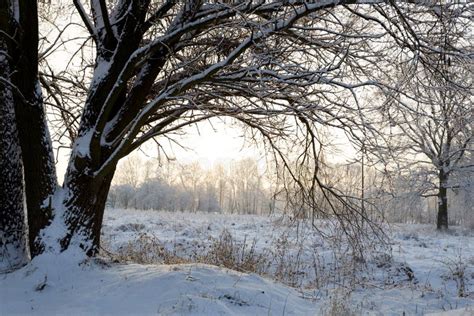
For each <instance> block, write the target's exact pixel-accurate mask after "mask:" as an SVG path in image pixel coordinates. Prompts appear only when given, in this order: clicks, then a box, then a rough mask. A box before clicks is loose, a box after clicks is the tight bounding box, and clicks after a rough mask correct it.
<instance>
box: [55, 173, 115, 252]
mask: <svg viewBox="0 0 474 316" xmlns="http://www.w3.org/2000/svg"><path fill="white" fill-rule="evenodd" d="M114 171H115V170H114ZM112 178H113V172H112V173H109V174H107V175H106V176H104V177H97V178H94V177H90V176H88V175H84V174H83V173H82V174H81V173H78V172H77V171H71V172H70V173H69V174H68V175H67V178H66V182H65V184H64V189H65V192H66V195H65V198H64V202H63V205H64V208H65V210H64V212H65V213H64V221H65V224H66V226H67V227H68V233H67V235H66V236H64V237H63V238H62V239H61V248H62V249H63V250H65V249H67V248H68V247H69V245H70V244H71V243H78V246H79V247H81V248H82V249H83V250H84V251H85V252H86V254H87V255H88V256H93V255H95V254H96V253H97V252H98V251H99V246H100V232H101V228H102V219H103V216H104V210H105V203H106V201H107V195H108V193H109V189H110V184H111V182H112Z"/></svg>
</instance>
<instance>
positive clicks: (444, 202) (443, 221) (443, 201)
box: [436, 170, 448, 230]
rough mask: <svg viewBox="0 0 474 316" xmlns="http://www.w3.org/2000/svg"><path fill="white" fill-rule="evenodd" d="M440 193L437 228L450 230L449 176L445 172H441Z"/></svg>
mask: <svg viewBox="0 0 474 316" xmlns="http://www.w3.org/2000/svg"><path fill="white" fill-rule="evenodd" d="M438 177H439V192H438V218H437V223H436V228H437V229H438V230H445V229H448V194H447V189H446V186H447V182H448V175H447V174H446V173H445V172H444V171H443V170H440V171H439V175H438Z"/></svg>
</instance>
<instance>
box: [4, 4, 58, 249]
mask: <svg viewBox="0 0 474 316" xmlns="http://www.w3.org/2000/svg"><path fill="white" fill-rule="evenodd" d="M18 10H19V13H20V14H19V19H18V21H17V24H16V25H15V32H14V33H13V34H12V35H13V36H14V39H15V42H14V47H13V49H11V51H12V57H13V65H14V69H15V72H14V73H13V74H12V81H13V83H14V85H15V86H16V87H17V89H18V92H19V93H17V94H14V100H15V115H16V120H17V125H18V131H19V138H20V146H21V152H22V160H23V165H24V175H25V178H24V180H25V192H26V201H27V203H26V204H27V211H28V227H29V246H30V252H31V255H32V256H36V255H38V254H39V253H41V251H42V249H43V246H42V245H41V241H40V239H39V232H40V230H41V229H43V228H44V227H46V226H47V225H48V223H49V222H50V220H51V218H52V212H51V207H50V205H49V204H48V200H49V197H50V196H52V195H53V193H54V191H55V190H56V188H57V178H56V169H55V164H54V157H53V146H52V143H51V138H50V135H49V130H48V126H47V123H46V117H45V112H44V109H43V99H42V93H41V87H40V85H39V81H38V8H37V3H36V1H26V0H19V9H18Z"/></svg>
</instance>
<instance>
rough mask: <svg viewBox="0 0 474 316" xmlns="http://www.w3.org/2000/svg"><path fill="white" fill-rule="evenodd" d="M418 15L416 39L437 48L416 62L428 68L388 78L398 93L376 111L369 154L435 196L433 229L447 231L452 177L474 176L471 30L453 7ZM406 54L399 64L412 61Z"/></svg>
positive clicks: (408, 66) (411, 67)
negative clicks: (458, 174) (377, 119)
mask: <svg viewBox="0 0 474 316" xmlns="http://www.w3.org/2000/svg"><path fill="white" fill-rule="evenodd" d="M421 16H423V17H425V19H426V22H425V23H424V24H423V25H422V30H423V32H421V34H420V38H424V39H425V40H426V41H429V42H432V43H435V44H436V46H437V47H438V48H439V49H438V50H437V51H434V50H430V51H427V52H422V53H421V54H420V56H419V57H418V58H419V59H425V60H428V61H429V63H422V62H420V61H419V60H416V59H413V60H412V61H411V62H410V63H401V64H400V65H399V66H398V67H397V68H398V69H396V70H394V71H393V72H392V73H391V75H395V76H397V77H398V78H399V80H398V84H397V90H398V91H396V92H394V91H393V90H390V91H389V92H388V101H387V103H386V104H384V105H382V106H381V107H379V110H380V112H381V115H382V120H381V122H380V123H379V124H378V127H379V128H378V130H379V131H383V133H384V135H383V141H382V142H381V143H377V144H375V145H374V146H372V147H371V150H372V151H373V152H374V153H377V154H378V155H379V156H380V157H382V159H383V161H385V162H387V163H392V164H395V165H397V166H398V167H400V168H402V169H400V168H397V169H395V170H396V171H395V172H400V170H402V172H409V173H411V174H413V176H414V177H416V178H417V180H418V181H417V182H418V184H417V187H418V190H419V192H420V194H421V195H422V196H437V197H438V216H437V224H436V225H437V228H438V229H447V228H448V193H447V192H448V190H449V189H453V188H459V187H460V186H461V185H462V183H456V182H455V179H454V178H452V175H453V173H455V172H462V173H470V174H471V176H474V165H473V164H472V163H470V162H469V160H468V157H469V156H470V155H472V154H473V151H474V129H473V126H474V110H473V109H474V103H473V99H472V92H473V89H474V83H473V78H474V72H473V67H472V65H473V57H472V47H473V46H472V43H469V42H468V41H466V38H467V37H466V36H467V34H469V33H471V32H472V31H473V25H472V23H470V22H469V21H467V20H465V19H464V17H463V12H462V10H457V9H456V4H454V3H447V4H445V5H441V6H440V7H439V9H438V10H433V11H430V12H428V13H427V12H424V13H423V15H419V14H416V13H415V14H413V15H409V17H408V18H410V19H416V18H420V17H421ZM468 52H471V53H470V54H469V53H468ZM409 55H410V54H408V55H401V57H400V59H404V58H405V59H406V58H409V59H412V58H413V57H412V56H409ZM376 106H377V105H376ZM378 139H380V138H378ZM368 143H372V144H374V143H373V142H371V141H370V140H368ZM403 170H404V171H403ZM414 173H420V174H418V175H415V174H414ZM413 183H416V182H413Z"/></svg>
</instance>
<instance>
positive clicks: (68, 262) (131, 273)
mask: <svg viewBox="0 0 474 316" xmlns="http://www.w3.org/2000/svg"><path fill="white" fill-rule="evenodd" d="M319 224H320V225H321V226H322V227H321V228H322V229H323V230H324V227H323V226H324V222H320V223H319ZM387 232H388V233H389V235H390V236H391V237H392V238H391V241H390V244H389V245H388V247H387V246H385V247H381V245H370V246H368V247H369V248H370V250H369V252H368V253H366V255H365V258H364V259H365V260H361V258H354V257H353V256H350V255H349V252H348V249H347V247H346V245H345V243H344V242H340V241H339V239H333V240H325V239H323V238H321V237H320V236H319V235H318V234H317V233H315V232H314V230H313V229H311V227H309V225H307V224H305V223H303V222H299V223H294V222H293V223H292V222H289V221H287V220H282V219H281V218H280V217H277V216H273V217H260V216H252V215H245V216H243V215H240V216H239V215H232V216H226V215H219V214H203V213H198V214H190V213H167V212H154V211H133V210H113V209H109V210H107V212H106V216H105V220H104V228H103V245H104V248H105V249H104V251H103V256H104V258H103V259H101V260H93V261H91V260H86V261H84V260H82V259H81V258H80V257H79V254H75V253H73V252H72V251H69V252H66V253H63V254H61V255H59V256H57V255H49V254H48V255H43V256H40V257H39V258H36V259H35V260H33V261H32V262H31V263H30V264H29V265H27V266H26V267H24V268H22V269H20V270H18V271H16V272H13V273H9V274H4V275H0V315H14V314H37V315H64V314H72V315H152V314H155V315H156V314H161V315H170V314H172V315H183V314H184V315H232V314H233V315H315V314H316V315H319V314H329V315H348V314H355V315H359V314H363V315H366V314H369V315H402V314H405V315H424V314H429V313H444V312H446V311H449V312H448V314H441V315H474V232H473V231H467V230H462V229H459V228H455V229H452V230H451V231H450V232H448V233H443V234H441V233H438V232H436V231H435V229H434V228H433V227H431V226H426V225H398V226H392V227H391V229H390V230H388V228H387ZM390 254H391V255H390ZM79 261H80V262H81V264H80V265H78V264H77V263H78V262H79ZM134 261H135V262H142V263H146V264H137V263H133V262H134ZM193 262H199V263H193ZM174 263H181V264H174ZM207 263H214V264H219V265H221V267H216V266H212V265H209V264H207ZM223 266H227V267H232V268H234V269H237V270H239V272H238V271H234V270H230V269H226V268H224V267H223ZM460 292H461V293H460ZM459 294H462V296H463V297H459Z"/></svg>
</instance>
